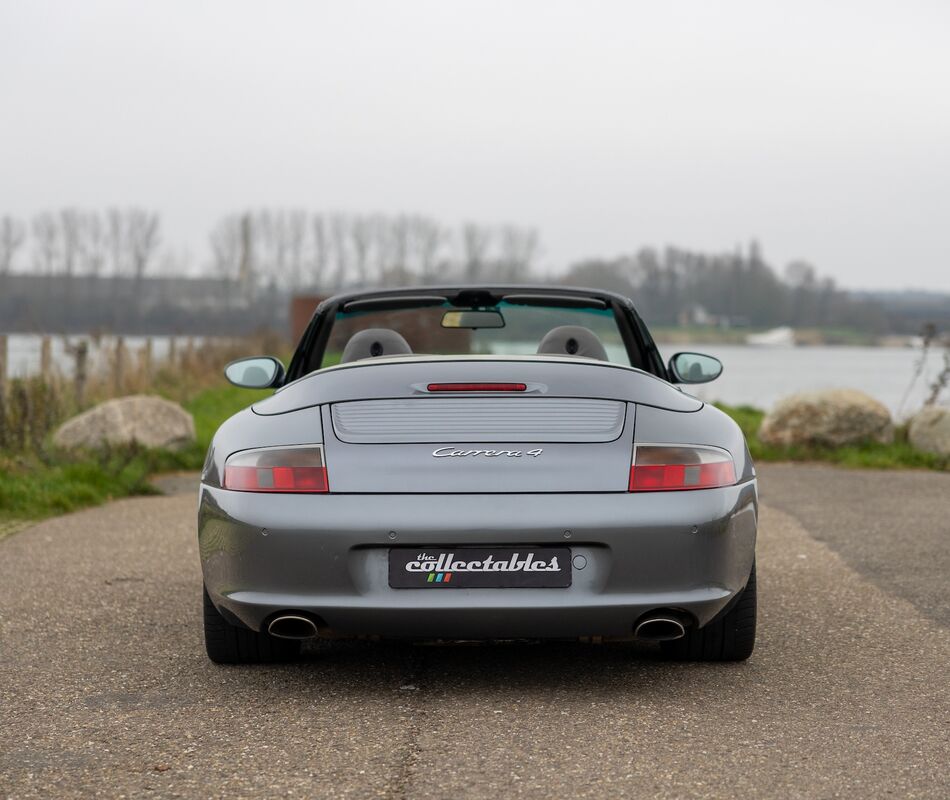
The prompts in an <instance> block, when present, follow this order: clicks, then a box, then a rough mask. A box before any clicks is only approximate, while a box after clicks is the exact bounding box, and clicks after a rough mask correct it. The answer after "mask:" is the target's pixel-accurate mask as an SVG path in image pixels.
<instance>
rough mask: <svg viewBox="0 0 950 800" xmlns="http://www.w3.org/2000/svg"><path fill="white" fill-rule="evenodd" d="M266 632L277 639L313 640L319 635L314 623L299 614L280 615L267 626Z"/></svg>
mask: <svg viewBox="0 0 950 800" xmlns="http://www.w3.org/2000/svg"><path fill="white" fill-rule="evenodd" d="M267 632H268V633H269V634H270V635H271V636H276V637H277V638H278V639H313V638H314V637H316V636H318V635H319V631H317V625H316V623H315V622H314V621H313V620H312V619H310V618H309V617H302V616H300V615H299V614H281V615H280V616H279V617H274V618H273V619H272V620H271V621H270V625H268V626H267Z"/></svg>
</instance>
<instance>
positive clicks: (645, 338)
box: [286, 284, 670, 382]
mask: <svg viewBox="0 0 950 800" xmlns="http://www.w3.org/2000/svg"><path fill="white" fill-rule="evenodd" d="M508 296H511V297H512V299H513V300H514V302H530V303H535V302H537V303H540V302H542V301H543V300H544V299H545V298H550V299H551V305H554V306H556V305H564V306H565V307H573V308H576V307H579V306H582V305H583V304H584V301H585V300H590V301H591V302H590V305H591V307H592V308H609V309H611V310H612V311H613V313H614V316H615V317H616V320H617V325H618V327H619V328H620V335H621V337H622V338H623V343H624V347H625V348H626V350H627V354H628V356H629V358H630V363H631V364H632V365H634V366H636V367H638V368H640V369H643V370H644V371H646V372H649V373H651V374H653V375H656V376H657V377H660V378H663V380H670V375H669V372H668V370H667V368H666V365H664V363H663V359H662V357H661V356H660V352H659V350H658V349H657V346H656V343H655V342H654V341H653V337H652V336H651V335H650V332H649V331H648V330H647V327H646V325H645V324H644V322H643V320H642V319H641V318H640V315H639V314H638V313H637V311H636V309H635V308H634V305H633V302H632V301H631V300H630V298H628V297H625V296H624V295H621V294H617V293H616V292H609V291H605V290H603V289H588V288H583V287H576V286H549V285H533V284H510V285H506V284H484V285H476V284H456V285H447V286H424V287H420V286H414V287H405V288H398V289H372V290H362V291H353V292H346V293H343V294H338V295H334V296H333V297H329V298H327V299H326V300H324V301H323V302H322V303H320V305H318V306H317V308H316V310H315V311H314V313H313V317H311V319H310V323H309V324H308V325H307V328H306V330H305V331H304V334H303V336H302V337H301V339H300V342H299V343H298V345H297V349H296V350H295V352H294V356H293V358H292V360H291V362H290V366H289V368H288V370H287V378H286V380H287V381H288V382H290V381H293V380H296V379H297V378H301V377H303V376H304V375H307V374H309V373H310V372H313V371H314V370H316V369H319V365H320V363H321V362H322V360H323V353H324V350H325V349H326V345H327V341H328V340H329V338H330V330H331V328H332V327H333V321H334V319H335V317H336V314H337V312H338V311H340V310H342V309H344V308H345V307H347V306H352V305H355V304H362V303H363V302H364V301H365V302H366V304H367V305H372V306H375V307H377V308H382V307H385V306H387V305H389V302H392V303H393V304H394V305H395V304H398V302H399V301H400V300H405V301H406V302H407V303H412V302H413V301H417V302H418V301H420V299H421V298H423V297H425V298H432V299H433V300H434V299H435V298H439V299H440V300H441V298H445V299H446V300H447V301H448V302H449V303H451V304H452V305H456V306H458V307H460V308H472V307H485V306H489V307H490V306H494V305H497V304H498V303H499V302H500V301H501V300H503V299H505V298H506V297H508ZM558 301H560V303H559V302H558Z"/></svg>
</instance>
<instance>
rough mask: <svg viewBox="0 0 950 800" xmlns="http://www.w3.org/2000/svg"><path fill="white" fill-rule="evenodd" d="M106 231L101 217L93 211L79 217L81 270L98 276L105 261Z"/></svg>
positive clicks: (92, 275)
mask: <svg viewBox="0 0 950 800" xmlns="http://www.w3.org/2000/svg"><path fill="white" fill-rule="evenodd" d="M108 243H109V242H108V232H107V230H106V226H105V225H104V224H103V221H102V217H100V216H99V214H98V213H96V212H95V211H93V212H90V213H88V214H84V215H83V216H82V217H81V219H80V239H79V262H80V268H81V270H82V272H83V273H84V274H86V275H89V276H90V277H91V278H94V279H95V278H98V277H99V274H100V272H102V266H103V264H105V261H106V249H107V247H108Z"/></svg>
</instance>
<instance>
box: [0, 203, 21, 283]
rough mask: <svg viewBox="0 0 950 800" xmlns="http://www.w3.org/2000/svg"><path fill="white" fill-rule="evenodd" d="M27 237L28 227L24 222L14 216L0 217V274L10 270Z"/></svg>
mask: <svg viewBox="0 0 950 800" xmlns="http://www.w3.org/2000/svg"><path fill="white" fill-rule="evenodd" d="M25 239H26V229H25V227H24V225H23V223H22V222H20V221H19V220H18V219H14V218H13V217H3V218H2V219H0V276H3V275H6V274H8V273H9V272H10V269H11V268H12V267H13V259H14V258H15V257H16V252H17V250H19V249H20V247H21V246H22V244H23V242H24V240H25Z"/></svg>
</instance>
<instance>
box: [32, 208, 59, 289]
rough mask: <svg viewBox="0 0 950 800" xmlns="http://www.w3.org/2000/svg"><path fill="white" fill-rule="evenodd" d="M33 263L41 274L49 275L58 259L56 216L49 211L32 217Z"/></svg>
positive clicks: (54, 268)
mask: <svg viewBox="0 0 950 800" xmlns="http://www.w3.org/2000/svg"><path fill="white" fill-rule="evenodd" d="M33 241H34V247H33V263H34V266H35V267H36V271H37V272H38V273H39V274H41V275H47V276H51V275H52V274H53V273H54V272H55V271H56V264H57V262H58V261H59V254H60V249H61V247H60V240H59V226H58V225H57V224H56V217H55V216H53V214H50V213H49V212H43V213H42V214H37V215H36V216H35V217H34V218H33Z"/></svg>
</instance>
